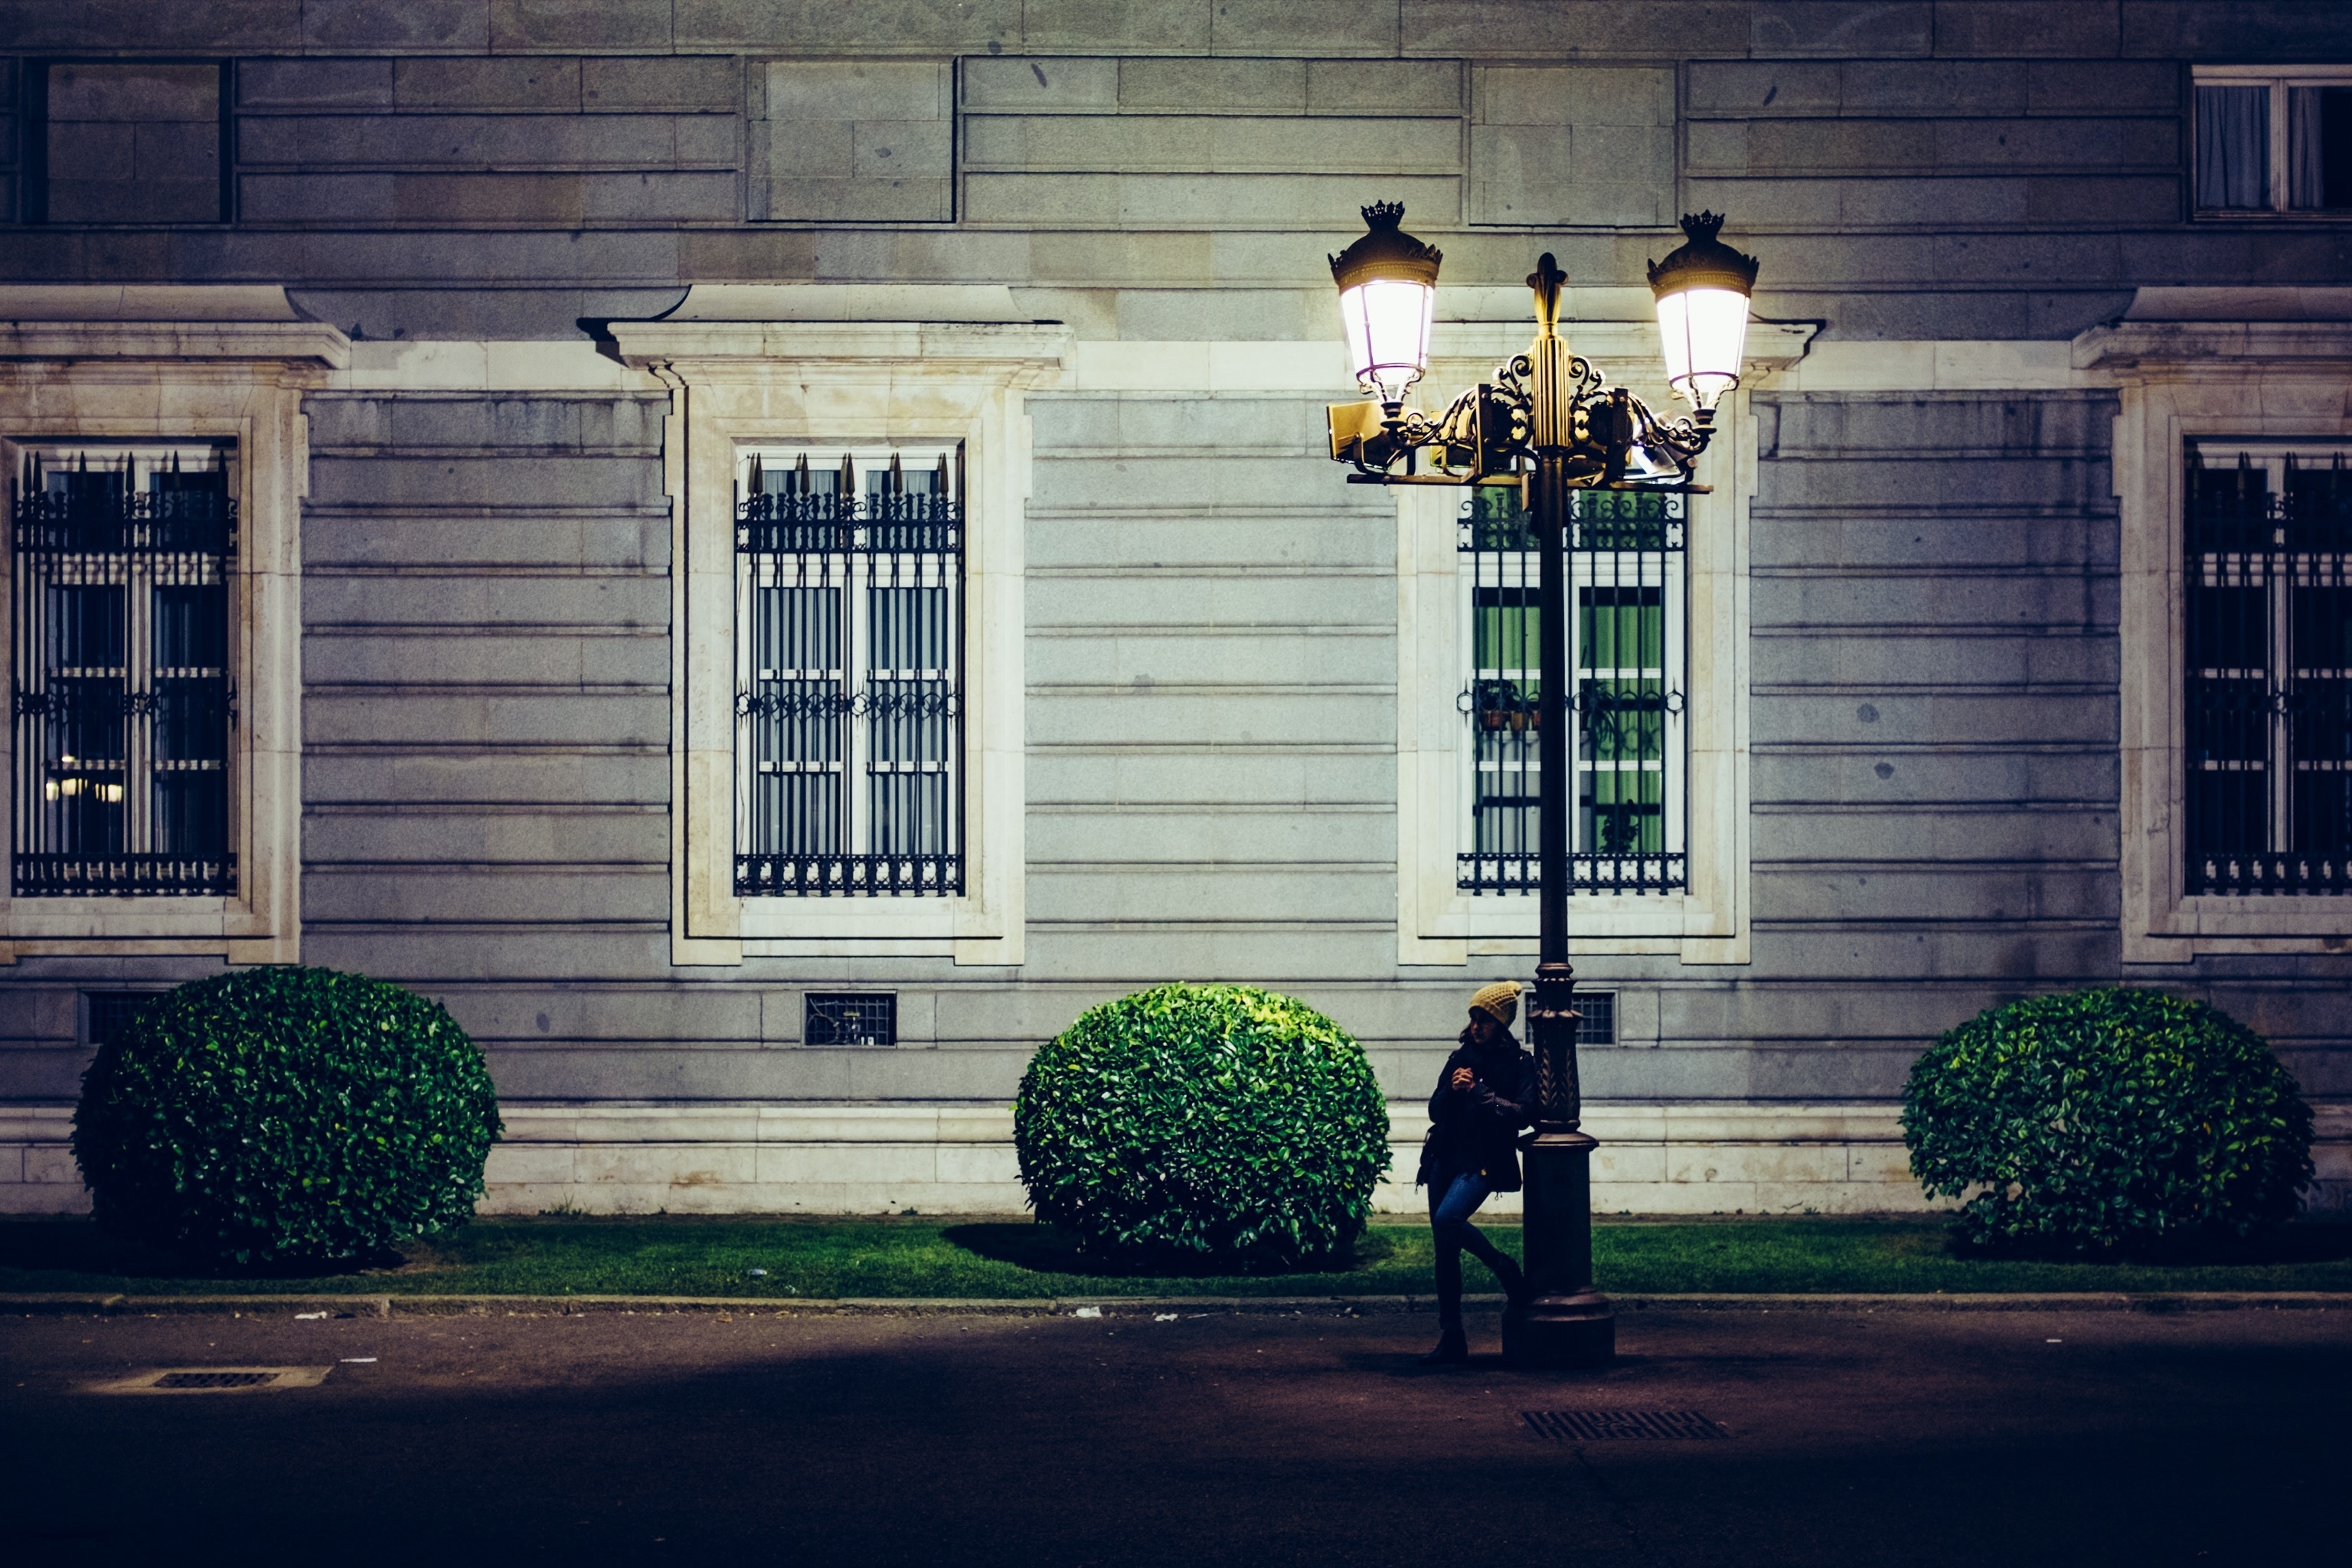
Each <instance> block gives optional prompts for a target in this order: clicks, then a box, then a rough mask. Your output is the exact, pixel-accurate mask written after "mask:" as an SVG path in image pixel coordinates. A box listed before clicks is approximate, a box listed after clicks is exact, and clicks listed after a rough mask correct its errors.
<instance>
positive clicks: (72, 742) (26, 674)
mask: <svg viewBox="0 0 2352 1568" xmlns="http://www.w3.org/2000/svg"><path fill="white" fill-rule="evenodd" d="M186 455H189V456H192V457H194V459H195V461H194V464H184V463H183V462H182V458H183V456H184V453H183V452H182V451H181V450H155V449H150V450H134V451H129V452H124V453H121V454H120V455H119V456H113V455H109V456H102V457H100V458H99V460H98V461H97V462H96V463H93V462H92V461H91V458H92V454H91V453H90V452H88V451H64V450H58V449H45V450H41V451H37V452H35V453H33V454H31V455H30V456H28V457H27V458H26V460H25V465H24V469H23V472H22V474H21V475H20V476H18V477H17V479H16V481H15V483H14V487H13V489H14V493H13V496H12V504H11V507H10V512H11V516H12V521H13V524H14V536H15V537H14V540H13V548H14V552H15V561H14V564H15V571H14V573H13V584H12V588H11V597H12V598H13V600H14V605H13V610H14V616H13V620H14V637H15V647H14V654H15V658H14V671H15V674H14V688H15V689H14V692H13V702H12V710H13V711H12V716H13V721H14V723H15V725H16V781H15V782H16V788H15V797H16V798H15V812H14V815H15V818H16V844H15V856H14V861H13V869H12V877H11V881H12V885H13V887H14V889H15V890H16V896H17V897H18V898H42V897H58V896H117V897H120V896H125V895H129V896H145V897H155V896H170V895H178V896H192V895H207V894H209V895H226V894H230V893H233V892H235V891H236V854H235V852H234V851H233V849H232V848H231V846H230V836H229V776H228V770H229V731H230V730H231V728H232V726H233V725H234V724H235V723H236V693H235V689H234V688H233V687H232V685H231V683H230V679H229V637H230V622H231V617H230V606H229V579H230V573H231V563H232V560H233V558H234V555H235V553H236V499H235V495H234V489H233V486H232V485H231V483H230V468H229V454H228V452H227V450H226V448H224V447H207V448H204V449H202V450H201V451H197V452H194V453H190V454H186Z"/></svg>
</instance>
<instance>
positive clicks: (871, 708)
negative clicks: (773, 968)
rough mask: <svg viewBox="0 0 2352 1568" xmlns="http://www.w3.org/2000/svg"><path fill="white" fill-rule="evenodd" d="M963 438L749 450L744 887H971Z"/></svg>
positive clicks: (740, 762) (740, 642)
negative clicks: (966, 876) (945, 443)
mask: <svg viewBox="0 0 2352 1568" xmlns="http://www.w3.org/2000/svg"><path fill="white" fill-rule="evenodd" d="M962 458H963V454H962V452H961V449H960V448H950V447H936V446H934V447H911V448H908V447H889V448H884V447H866V448H864V449H862V450H860V449H856V448H852V449H850V450H847V451H839V450H835V449H833V448H830V447H826V448H821V449H818V450H815V451H812V450H811V449H810V448H808V447H799V448H792V447H753V448H751V449H750V450H748V451H745V452H743V453H742V454H741V456H740V463H741V478H740V492H739V496H740V499H739V500H738V501H737V503H736V539H735V550H736V578H735V581H736V610H735V616H736V637H735V658H736V700H735V714H736V726H737V727H736V740H735V765H736V786H735V787H736V795H735V890H736V892H737V893H738V894H740V895H741V896H743V897H746V898H761V897H803V898H805V897H829V896H836V895H850V896H866V897H881V898H892V897H898V898H925V897H930V898H947V897H952V896H954V895H956V894H958V893H961V891H962V890H963V848H964V838H965V823H964V813H963V774H964V764H963V757H962V753H963V745H962V738H963V718H964V703H963V679H964V652H963V635H964V617H963V530H964V514H963V500H962V496H963V484H962Z"/></svg>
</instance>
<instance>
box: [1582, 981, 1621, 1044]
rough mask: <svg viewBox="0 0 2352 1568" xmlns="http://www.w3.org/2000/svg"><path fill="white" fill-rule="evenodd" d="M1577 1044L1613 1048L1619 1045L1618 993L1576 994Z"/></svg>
mask: <svg viewBox="0 0 2352 1568" xmlns="http://www.w3.org/2000/svg"><path fill="white" fill-rule="evenodd" d="M1576 1010H1577V1012H1578V1013H1579V1014H1580V1017H1579V1018H1578V1019H1577V1021H1576V1043H1577V1044H1578V1045H1580V1046H1613V1045H1615V1044H1616V1043H1617V993H1615V992H1614V991H1580V992H1578V993H1577V994H1576Z"/></svg>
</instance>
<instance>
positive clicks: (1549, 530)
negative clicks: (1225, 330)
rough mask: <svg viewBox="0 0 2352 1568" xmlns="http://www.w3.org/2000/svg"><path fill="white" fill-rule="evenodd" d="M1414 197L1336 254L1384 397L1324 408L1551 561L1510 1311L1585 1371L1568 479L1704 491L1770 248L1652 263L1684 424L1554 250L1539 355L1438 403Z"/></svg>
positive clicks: (1343, 304) (1361, 364) (1588, 1237)
mask: <svg viewBox="0 0 2352 1568" xmlns="http://www.w3.org/2000/svg"><path fill="white" fill-rule="evenodd" d="M1403 218H1404V207H1403V206H1402V204H1390V203H1381V204H1379V205H1373V206H1369V207H1366V208H1365V209H1364V221H1365V224H1366V226H1367V227H1368V230H1369V232H1367V233H1366V234H1364V235H1363V236H1362V237H1360V238H1359V239H1358V240H1357V241H1356V242H1355V244H1353V245H1351V246H1349V247H1348V248H1347V249H1346V250H1345V251H1343V252H1341V253H1340V254H1339V255H1338V256H1335V257H1333V258H1331V276H1332V278H1333V279H1334V280H1335V281H1336V282H1337V283H1338V284H1339V309H1340V314H1341V317H1342V318H1343V320H1344V322H1345V325H1346V328H1347V333H1348V352H1349V359H1350V367H1351V368H1352V369H1353V370H1354V371H1355V373H1356V381H1357V385H1358V387H1359V388H1360V390H1361V391H1362V392H1364V393H1365V394H1367V395H1370V396H1372V397H1373V398H1375V399H1376V401H1374V402H1370V403H1350V404H1335V405H1332V406H1331V409H1330V426H1331V456H1332V457H1333V458H1335V459H1337V460H1339V461H1340V462H1344V463H1347V464H1349V466H1350V467H1351V468H1354V470H1355V471H1354V472H1353V473H1350V474H1349V476H1348V479H1349V483H1351V484H1441V485H1507V486H1517V487H1519V488H1520V489H1521V493H1522V495H1523V496H1524V498H1525V506H1526V510H1527V511H1528V515H1529V517H1530V519H1531V521H1532V522H1533V526H1534V535H1535V538H1536V541H1537V545H1538V554H1539V558H1540V562H1541V567H1540V573H1541V575H1540V580H1539V586H1538V595H1539V597H1538V606H1539V607H1538V625H1537V637H1538V659H1539V662H1540V667H1541V668H1540V686H1539V689H1538V708H1537V728H1538V746H1539V751H1538V773H1539V776H1540V781H1541V782H1540V785H1539V791H1540V793H1539V795H1538V811H1537V815H1538V828H1539V834H1540V837H1539V839H1538V858H1537V870H1538V910H1539V920H1540V926H1539V930H1540V933H1541V934H1540V940H1539V942H1538V961H1537V965H1536V984H1535V994H1534V997H1533V1000H1532V1002H1531V1003H1530V1005H1529V1006H1528V1043H1529V1045H1530V1047H1532V1048H1533V1050H1534V1052H1535V1058H1536V1066H1537V1071H1538V1081H1539V1084H1540V1092H1541V1099H1542V1106H1541V1110H1540V1113H1539V1115H1538V1121H1537V1123H1536V1132H1535V1137H1534V1140H1533V1141H1532V1142H1531V1143H1529V1144H1528V1150H1527V1153H1528V1161H1527V1166H1528V1169H1527V1192H1526V1197H1525V1204H1526V1232H1525V1234H1526V1238H1527V1272H1528V1287H1529V1289H1528V1296H1529V1300H1528V1304H1527V1306H1526V1307H1525V1308H1524V1309H1522V1310H1517V1311H1514V1312H1512V1313H1509V1314H1507V1316H1506V1317H1505V1318H1504V1321H1503V1350H1504V1353H1505V1354H1506V1355H1507V1356H1508V1357H1509V1358H1510V1359H1512V1360H1513V1361H1516V1362H1520V1363H1528V1364H1533V1365H1548V1366H1590V1365H1592V1364H1595V1363H1600V1362H1604V1361H1607V1360H1608V1359H1609V1358H1610V1357H1611V1356H1612V1354H1613V1353H1614V1352H1615V1347H1616V1336H1617V1318H1616V1310H1615V1309H1614V1308H1613V1307H1612V1306H1611V1305H1610V1302H1609V1299H1608V1298H1607V1297H1606V1296H1603V1295H1601V1293H1600V1292H1599V1291H1598V1290H1596V1289H1593V1288H1592V1200H1591V1154H1592V1151H1593V1149H1594V1148H1595V1147H1596V1144H1595V1142H1594V1140H1593V1139H1592V1138H1591V1136H1589V1135H1588V1134H1586V1133H1585V1132H1583V1131H1580V1130H1579V1127H1578V1123H1579V1122H1580V1121H1581V1120H1582V1115H1583V1112H1582V1103H1581V1092H1580V1088H1579V1084H1578V1079H1577V1066H1576V1021H1577V1017H1578V1015H1577V1012H1576V1009H1575V984H1576V976H1575V971H1574V970H1572V969H1571V968H1570V966H1569V962H1568V892H1569V886H1570V856H1569V780H1570V773H1571V770H1572V766H1573V763H1572V759H1571V758H1570V754H1569V731H1568V700H1567V690H1568V676H1569V660H1568V613H1567V608H1568V584H1567V580H1566V579H1567V568H1566V552H1567V550H1568V548H1569V546H1570V528H1571V526H1572V512H1573V507H1572V503H1571V500H1570V496H1571V492H1573V491H1575V490H1579V489H1613V490H1631V489H1642V490H1679V491H1684V492H1686V493H1687V492H1695V491H1704V490H1706V489H1707V488H1708V487H1706V486H1705V485H1701V484H1698V483H1696V481H1695V479H1694V471H1693V466H1694V465H1695V464H1696V461H1697V459H1698V457H1699V455H1700V454H1701V453H1702V452H1704V451H1706V445H1707V439H1708V437H1710V436H1711V435H1712V434H1713V426H1714V420H1715V410H1716V406H1717V404H1718V403H1719V402H1720V401H1721V400H1722V398H1723V396H1724V395H1725V394H1726V393H1727V392H1729V391H1730V390H1731V389H1732V388H1733V387H1735V386H1737V385H1738V384H1739V372H1740V365H1741V359H1740V354H1741V350H1742V348H1743V346H1744V344H1745V342H1746V341H1747V334H1748V297H1749V294H1750V293H1751V291H1752V290H1753V289H1754V288H1755V284H1756V262H1755V260H1754V259H1753V258H1749V257H1747V256H1743V255H1741V254H1740V253H1739V252H1738V251H1737V250H1734V249H1733V248H1731V247H1729V246H1727V245H1725V244H1724V243H1723V242H1722V241H1720V240H1718V239H1717V237H1716V231H1717V229H1719V228H1721V227H1722V226H1723V220H1722V219H1721V218H1719V217H1717V216H1715V215H1714V214H1712V213H1701V214H1699V215H1698V216H1695V217H1685V218H1684V219H1683V224H1682V226H1683V232H1684V234H1685V237H1686V238H1685V243H1684V244H1683V245H1682V247H1680V248H1678V249H1676V250H1675V252H1673V254H1671V255H1669V256H1668V257H1667V258H1665V260H1664V261H1660V262H1653V263H1651V264H1650V289H1651V292H1652V293H1653V294H1654V296H1655V298H1656V300H1657V309H1658V327H1659V331H1660V333H1661V335H1662V337H1663V339H1664V349H1665V359H1666V380H1667V382H1668V384H1671V385H1672V386H1673V387H1674V389H1675V392H1676V393H1677V394H1678V395H1680V396H1682V397H1683V398H1684V399H1685V401H1686V402H1688V403H1689V404H1690V405H1691V407H1692V410H1693V413H1692V414H1691V416H1689V417H1687V418H1678V419H1667V418H1662V417H1661V416H1658V415H1656V414H1654V413H1653V412H1651V410H1650V408H1649V406H1648V405H1646V404H1644V403H1643V401H1642V400H1641V399H1640V398H1638V397H1636V396H1634V395H1633V393H1631V392H1630V391H1628V390H1626V389H1625V388H1623V387H1612V386H1610V385H1608V384H1606V383H1605V382H1604V381H1603V380H1602V379H1601V374H1600V373H1599V372H1597V371H1596V370H1594V369H1593V367H1592V364H1591V361H1589V360H1585V359H1582V358H1580V357H1578V356H1576V355H1574V354H1571V353H1569V351H1568V345H1567V343H1566V342H1564V341H1563V340H1562V339H1561V337H1560V335H1559V291H1560V289H1561V287H1562V285H1564V284H1565V283H1566V282H1567V281H1568V277H1567V275H1566V274H1565V273H1563V272H1561V271H1560V270H1559V267H1558V265H1557V264H1555V262H1554V261H1553V259H1552V258H1551V256H1550V255H1549V254H1546V255H1545V256H1544V257H1543V258H1542V259H1541V260H1539V261H1538V262H1537V263H1536V269H1535V271H1533V272H1532V273H1530V274H1528V288H1529V289H1533V290H1534V291H1535V306H1536V335H1535V342H1532V343H1531V344H1529V345H1528V352H1527V353H1523V354H1520V355H1518V356H1517V357H1516V358H1514V359H1513V360H1512V361H1511V362H1510V363H1508V364H1507V365H1504V366H1502V367H1500V368H1499V369H1497V370H1496V373H1495V375H1494V379H1493V380H1492V381H1489V382H1481V383H1480V384H1477V385H1476V386H1474V387H1472V388H1470V389H1469V390H1468V391H1466V392H1465V393H1463V394H1462V395H1460V396H1458V397H1456V398H1455V399H1454V401H1453V403H1451V404H1450V405H1447V407H1446V409H1445V412H1444V413H1443V414H1441V415H1437V416H1429V415H1426V414H1423V413H1421V412H1419V411H1417V410H1414V409H1409V408H1407V407H1406V406H1405V405H1404V399H1405V395H1406V393H1407V392H1409V391H1410V390H1411V389H1412V385H1413V384H1414V383H1415V382H1417V381H1419V380H1420V379H1421V377H1422V374H1423V372H1425V371H1426V370H1427V369H1428V368H1429V337H1430V324H1431V322H1432V321H1434V320H1435V317H1436V300H1437V269H1438V265H1439V263H1440V261H1441V260H1442V259H1443V258H1442V257H1441V256H1440V255H1439V253H1438V252H1437V250H1435V249H1434V248H1433V247H1430V246H1427V245H1424V244H1423V243H1422V242H1421V241H1420V240H1417V239H1415V238H1413V237H1412V236H1411V235H1409V234H1406V233H1405V232H1404V231H1403V230H1402V228H1401V227H1400V226H1399V225H1400V224H1401V223H1402V220H1403Z"/></svg>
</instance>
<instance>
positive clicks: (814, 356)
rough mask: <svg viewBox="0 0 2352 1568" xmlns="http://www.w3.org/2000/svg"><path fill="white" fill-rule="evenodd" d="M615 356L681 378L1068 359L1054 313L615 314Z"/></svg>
mask: <svg viewBox="0 0 2352 1568" xmlns="http://www.w3.org/2000/svg"><path fill="white" fill-rule="evenodd" d="M606 331H608V332H609V333H610V334H611V336H612V339H613V342H614V347H615V348H616V349H617V350H618V351H619V354H620V359H621V363H624V364H628V365H634V366H635V367H637V368H639V369H642V370H652V369H656V368H667V369H669V370H672V371H674V372H675V373H676V374H679V375H681V376H683V377H685V378H686V379H687V380H688V381H694V380H698V379H734V378H759V379H772V378H774V377H777V376H791V377H795V378H799V379H808V378H810V377H812V376H814V377H822V378H827V379H850V380H870V379H872V378H874V377H875V376H876V375H877V374H883V373H889V372H894V371H897V370H901V369H904V370H920V371H922V372H923V373H925V374H929V375H934V376H937V375H940V374H961V375H963V376H970V375H971V374H974V373H980V374H983V375H988V376H989V377H990V378H991V379H995V378H1002V379H1004V380H1006V381H1010V382H1013V383H1016V384H1039V383H1042V382H1047V381H1057V380H1059V379H1061V378H1062V377H1064V376H1066V375H1067V374H1069V373H1070V372H1071V371H1072V370H1073V369H1074V368H1075V366H1076V357H1077V356H1076V341H1075V339H1074V338H1073V336H1072V334H1071V331H1070V329H1069V328H1068V327H1066V326H1065V325H1063V324H1062V323H1060V322H1056V321H1043V322H1039V321H1023V322H980V321H676V320H669V319H665V320H662V321H614V322H612V323H611V324H610V325H609V326H608V327H607V328H606Z"/></svg>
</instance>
